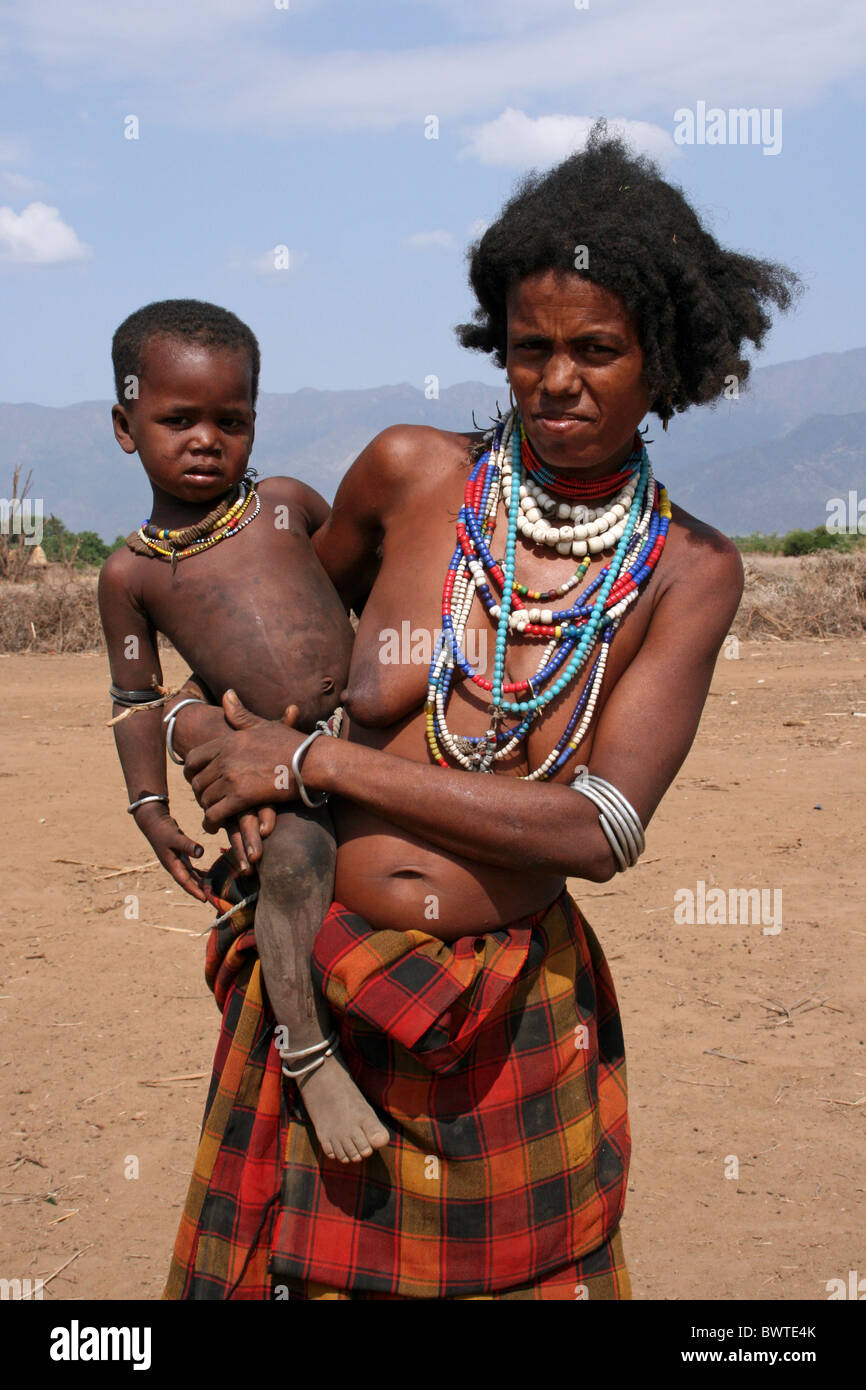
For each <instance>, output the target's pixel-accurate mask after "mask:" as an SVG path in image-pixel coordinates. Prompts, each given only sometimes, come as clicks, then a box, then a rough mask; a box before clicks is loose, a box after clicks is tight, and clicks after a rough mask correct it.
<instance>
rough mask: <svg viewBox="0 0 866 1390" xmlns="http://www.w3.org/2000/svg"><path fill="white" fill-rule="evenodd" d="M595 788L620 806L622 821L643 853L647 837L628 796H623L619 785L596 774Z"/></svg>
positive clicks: (640, 852) (639, 851)
mask: <svg viewBox="0 0 866 1390" xmlns="http://www.w3.org/2000/svg"><path fill="white" fill-rule="evenodd" d="M593 781H594V784H595V788H596V790H597V791H599V792H601V795H602V796H607V797H608V799H609V800H610V801H611V802H612V803H613V805H615V806H617V807H618V808H619V813H620V817H621V820H622V823H623V824H624V825H627V826H628V827H629V828H630V830H631V832H632V834H633V835H634V838H635V840H636V841H637V846H638V853H639V854H643V852H644V850H645V849H646V837H645V835H644V829H643V825H642V824H641V819H640V816H639V815H638V813H637V811H636V810H635V809H634V807H633V806H632V804H631V802H630V801H629V800H628V798H627V797H625V796H623V794H622V792H621V791H620V789H619V787H615V786H614V785H613V783H612V782H607V781H605V779H604V778H603V777H598V776H594V778H593Z"/></svg>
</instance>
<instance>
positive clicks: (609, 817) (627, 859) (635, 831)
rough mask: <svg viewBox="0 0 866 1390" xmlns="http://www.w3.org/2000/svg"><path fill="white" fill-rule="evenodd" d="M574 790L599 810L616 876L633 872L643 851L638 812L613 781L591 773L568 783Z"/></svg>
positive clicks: (644, 842)
mask: <svg viewBox="0 0 866 1390" xmlns="http://www.w3.org/2000/svg"><path fill="white" fill-rule="evenodd" d="M571 788H572V790H573V791H576V792H580V793H581V794H582V795H583V796H585V797H588V799H589V800H590V801H591V802H592V803H593V805H595V806H597V807H598V812H599V816H598V821H599V825H600V826H601V828H602V830H603V832H604V835H605V838H606V840H607V842H608V844H609V845H610V847H611V850H612V852H613V857H614V859H615V861H616V865H617V873H622V872H623V871H624V870H625V869H633V868H634V866H635V864H636V863H637V862H638V860H639V859H640V856H641V855H642V854H643V852H644V849H645V848H646V839H645V837H644V829H643V826H642V825H641V822H640V817H639V815H638V813H637V811H636V810H635V809H634V807H633V806H632V804H631V802H630V801H628V800H627V799H626V798H625V797H624V796H623V794H622V792H621V791H619V790H618V789H617V788H616V787H615V786H614V785H613V783H612V782H607V781H605V779H604V778H603V777H598V776H597V775H596V774H595V773H593V772H582V773H580V775H579V776H578V777H575V779H574V781H573V782H572V783H571Z"/></svg>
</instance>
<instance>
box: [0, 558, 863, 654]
mask: <svg viewBox="0 0 866 1390" xmlns="http://www.w3.org/2000/svg"><path fill="white" fill-rule="evenodd" d="M745 569H746V588H745V592H744V594H743V601H742V603H741V604H740V609H739V612H738V613H737V616H736V619H735V620H734V624H733V629H732V630H733V632H734V633H735V634H736V635H737V636H738V637H743V638H745V637H753V638H755V637H757V638H773V637H775V638H781V639H782V640H790V639H793V638H798V637H799V638H802V637H816V638H820V639H822V640H823V639H825V638H827V637H852V636H853V637H856V636H859V635H860V634H861V633H862V632H863V631H864V630H866V548H861V549H859V550H856V551H854V552H852V553H851V554H847V555H840V554H829V553H825V554H822V555H808V556H804V557H803V558H797V559H781V558H779V557H767V556H752V555H747V556H746V557H745ZM96 578H97V575H96V571H95V570H90V571H87V572H85V573H83V574H82V573H81V571H76V570H75V569H73V568H72V566H70V565H61V564H52V565H48V567H47V568H46V569H44V570H40V571H39V572H38V573H34V574H33V578H32V579H26V580H24V581H23V582H21V583H17V584H11V583H4V582H2V581H0V652H58V653H59V652H96V651H102V650H104V643H103V639H102V631H101V628H100V625H99V614H98V612H97V605H96Z"/></svg>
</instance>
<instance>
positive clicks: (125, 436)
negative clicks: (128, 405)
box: [111, 405, 138, 454]
mask: <svg viewBox="0 0 866 1390" xmlns="http://www.w3.org/2000/svg"><path fill="white" fill-rule="evenodd" d="M111 423H112V424H113V425H114V437H115V439H116V440H117V442H118V444H119V445H120V447H121V449H122V450H123V452H124V453H125V454H134V453H136V452H137V450H138V446H137V444H136V442H135V440H134V439H133V437H132V432H131V430H130V428H129V416H128V414H127V412H126V411H125V410H124V408H123V406H122V405H113V406H112V407H111Z"/></svg>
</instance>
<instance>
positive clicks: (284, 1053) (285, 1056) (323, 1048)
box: [277, 1030, 337, 1081]
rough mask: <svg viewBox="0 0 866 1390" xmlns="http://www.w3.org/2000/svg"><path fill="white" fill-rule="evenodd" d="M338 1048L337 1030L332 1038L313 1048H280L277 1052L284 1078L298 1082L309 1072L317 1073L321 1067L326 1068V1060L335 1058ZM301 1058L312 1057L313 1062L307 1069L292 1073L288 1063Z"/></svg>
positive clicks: (314, 1045) (302, 1068) (299, 1069)
mask: <svg viewBox="0 0 866 1390" xmlns="http://www.w3.org/2000/svg"><path fill="white" fill-rule="evenodd" d="M336 1046H337V1033H336V1030H334V1032H333V1033H331V1035H330V1037H327V1038H325V1039H324V1041H322V1042H319V1043H313V1046H312V1047H302V1048H297V1049H292V1048H288V1047H280V1048H278V1049H277V1051H278V1052H279V1055H280V1057H281V1058H282V1067H281V1071H282V1073H283V1076H288V1077H289V1078H290V1080H292V1081H297V1080H298V1078H299V1077H301V1076H306V1075H307V1074H308V1072H311V1071H316V1070H317V1069H318V1068H319V1067H321V1066H324V1063H325V1060H326V1058H328V1057H333V1055H334V1049H335V1048H336ZM314 1053H317V1054H318V1056H314V1055H313V1054H314ZM299 1057H312V1058H313V1060H312V1062H308V1063H307V1065H306V1066H305V1067H298V1068H297V1070H296V1071H292V1070H291V1068H290V1067H287V1066H286V1062H293V1061H295V1060H296V1059H297V1058H299Z"/></svg>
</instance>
